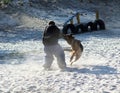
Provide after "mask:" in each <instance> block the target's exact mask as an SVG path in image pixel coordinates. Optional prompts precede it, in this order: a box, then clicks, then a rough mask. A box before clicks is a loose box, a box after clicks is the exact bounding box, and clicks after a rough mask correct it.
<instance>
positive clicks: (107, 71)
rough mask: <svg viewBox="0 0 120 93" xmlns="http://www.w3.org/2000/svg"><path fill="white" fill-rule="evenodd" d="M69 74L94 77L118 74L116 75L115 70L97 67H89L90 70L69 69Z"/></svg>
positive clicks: (107, 67)
mask: <svg viewBox="0 0 120 93" xmlns="http://www.w3.org/2000/svg"><path fill="white" fill-rule="evenodd" d="M69 69H70V72H77V73H84V74H95V75H100V74H102V75H104V74H120V73H117V70H116V69H115V68H112V67H109V66H98V65H91V66H90V68H82V69H78V68H69Z"/></svg>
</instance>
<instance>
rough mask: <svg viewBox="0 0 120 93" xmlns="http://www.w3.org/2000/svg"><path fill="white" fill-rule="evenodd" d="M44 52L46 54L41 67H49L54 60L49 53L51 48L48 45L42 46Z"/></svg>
mask: <svg viewBox="0 0 120 93" xmlns="http://www.w3.org/2000/svg"><path fill="white" fill-rule="evenodd" d="M44 52H45V54H46V55H45V63H44V65H43V67H44V68H48V69H49V68H50V67H51V64H52V63H53V60H54V58H53V54H52V53H51V50H50V48H49V47H44Z"/></svg>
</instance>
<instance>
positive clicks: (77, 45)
mask: <svg viewBox="0 0 120 93" xmlns="http://www.w3.org/2000/svg"><path fill="white" fill-rule="evenodd" d="M63 38H64V39H65V40H66V41H67V43H68V44H69V45H71V47H72V50H71V57H70V62H71V64H70V65H72V64H73V62H75V61H77V60H78V59H79V58H80V57H81V55H82V52H83V45H82V44H81V41H80V40H77V39H75V38H74V37H73V35H72V34H70V35H64V36H63ZM74 57H75V59H74ZM73 59H74V61H73Z"/></svg>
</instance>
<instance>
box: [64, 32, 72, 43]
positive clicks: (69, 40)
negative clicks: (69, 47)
mask: <svg viewBox="0 0 120 93" xmlns="http://www.w3.org/2000/svg"><path fill="white" fill-rule="evenodd" d="M63 38H64V39H65V40H66V41H67V42H68V44H71V42H72V40H73V39H74V37H73V35H72V34H67V35H63Z"/></svg>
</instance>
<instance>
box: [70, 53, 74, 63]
mask: <svg viewBox="0 0 120 93" xmlns="http://www.w3.org/2000/svg"><path fill="white" fill-rule="evenodd" d="M74 56H75V52H74V51H73V52H72V55H71V57H70V62H72V60H73V57H74Z"/></svg>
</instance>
